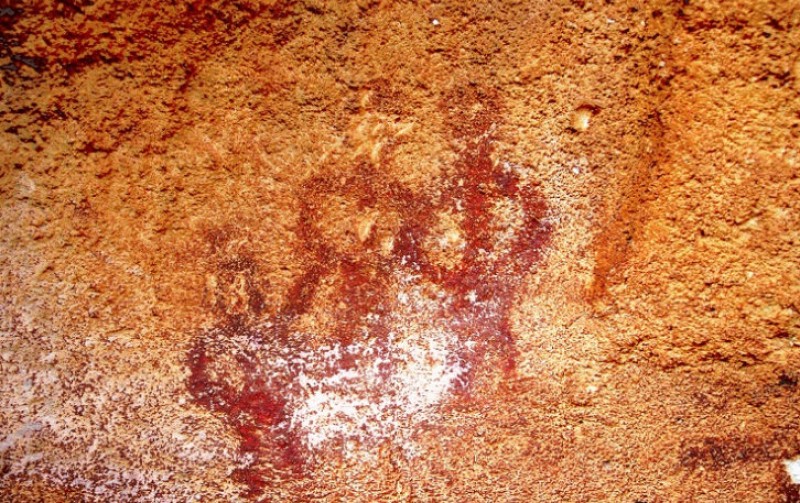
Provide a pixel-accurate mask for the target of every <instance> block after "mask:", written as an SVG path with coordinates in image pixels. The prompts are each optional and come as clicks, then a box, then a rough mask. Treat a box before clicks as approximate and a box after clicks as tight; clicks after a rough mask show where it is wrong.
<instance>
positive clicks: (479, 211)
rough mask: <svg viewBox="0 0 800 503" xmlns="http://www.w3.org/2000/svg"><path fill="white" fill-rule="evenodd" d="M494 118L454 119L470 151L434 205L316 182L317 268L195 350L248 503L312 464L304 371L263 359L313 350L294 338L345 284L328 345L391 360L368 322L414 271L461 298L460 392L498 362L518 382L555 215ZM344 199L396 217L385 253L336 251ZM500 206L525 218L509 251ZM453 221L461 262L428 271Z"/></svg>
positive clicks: (456, 324) (452, 318) (349, 180)
mask: <svg viewBox="0 0 800 503" xmlns="http://www.w3.org/2000/svg"><path fill="white" fill-rule="evenodd" d="M465 108H466V107H462V109H465ZM496 115H497V107H495V106H493V105H492V104H491V101H490V102H489V105H486V106H484V111H483V112H480V113H478V114H476V115H474V116H472V117H466V116H464V115H458V114H451V116H450V117H449V118H450V120H451V122H452V123H453V134H454V136H455V137H456V138H457V139H460V140H462V142H463V143H464V144H465V145H466V147H465V148H464V150H463V152H462V153H460V155H459V158H458V161H457V162H456V164H455V166H454V174H453V175H452V176H451V177H450V178H449V179H448V180H446V181H445V182H444V184H443V190H442V191H441V193H439V195H438V196H436V197H433V198H425V197H418V196H415V195H414V194H413V193H412V192H411V191H410V190H409V189H407V188H405V187H403V186H402V185H400V184H399V183H396V182H394V181H391V180H390V179H388V178H387V177H386V176H385V175H382V174H381V173H380V172H378V171H377V170H376V169H375V168H374V167H372V166H371V165H369V164H368V163H364V164H362V165H360V166H358V167H357V168H356V169H355V170H353V172H352V173H350V174H348V175H345V176H343V175H341V174H339V173H333V174H326V175H322V176H319V177H316V178H314V179H312V180H310V181H309V182H308V183H307V184H306V185H305V186H304V188H303V190H302V193H301V194H300V195H299V199H300V201H301V212H300V218H299V225H298V228H297V235H298V236H299V238H300V241H301V242H302V243H303V250H302V252H303V253H305V255H306V256H308V257H309V260H308V262H309V264H310V265H309V266H308V268H307V272H306V273H305V274H304V275H302V276H301V277H300V278H298V279H297V281H296V282H295V283H294V285H293V286H292V287H291V288H290V290H289V293H288V294H287V296H286V299H285V302H284V305H283V306H282V307H281V308H280V309H279V310H278V312H277V314H276V315H275V316H273V317H272V318H271V319H270V320H269V323H268V324H266V325H265V324H261V325H259V326H258V327H255V326H246V325H243V324H242V323H241V322H235V323H229V325H228V326H227V327H225V326H221V327H219V328H218V329H216V330H213V331H210V332H207V333H204V334H202V335H201V336H200V337H198V338H197V340H196V341H195V344H194V347H193V348H192V350H191V351H190V353H189V358H188V365H189V369H190V372H191V374H190V377H189V379H188V383H187V385H188V389H189V391H190V393H191V394H192V396H193V397H194V400H195V401H196V403H198V404H200V405H202V406H204V407H207V408H208V409H210V410H212V411H215V412H218V413H220V414H221V415H222V416H223V417H224V418H225V419H226V421H227V422H228V423H229V424H230V425H231V426H232V427H233V428H235V429H236V431H237V432H238V434H239V436H240V438H241V441H240V446H239V449H240V453H241V455H242V457H243V458H246V459H247V460H248V462H247V463H246V464H245V465H244V466H243V467H242V468H241V469H240V470H238V471H237V472H236V474H235V476H236V478H237V480H239V481H240V482H242V483H243V484H245V485H246V486H247V487H248V488H249V490H250V495H251V496H253V497H258V496H259V495H262V494H263V493H264V491H265V490H266V488H267V486H268V483H269V480H270V474H269V473H267V471H266V470H265V469H264V468H263V467H264V466H267V465H270V466H271V467H272V469H273V470H277V471H284V472H285V471H288V472H290V473H292V474H294V475H295V476H301V475H303V474H304V473H305V470H306V467H307V465H308V463H309V459H311V457H310V456H311V453H309V452H307V449H306V448H305V447H304V444H303V442H302V439H301V438H300V437H299V435H300V432H298V431H295V430H293V429H292V428H290V427H289V425H288V422H287V418H288V417H289V416H290V415H291V410H290V406H289V405H288V403H287V399H286V397H287V396H288V393H291V390H292V389H295V387H296V386H297V379H298V376H299V375H300V373H301V371H302V368H301V367H302V365H300V366H299V367H297V368H292V367H290V368H289V369H288V370H286V371H283V372H282V373H280V374H279V375H269V376H267V374H268V373H269V372H270V369H268V368H265V363H264V362H265V360H264V358H263V356H262V355H260V354H259V351H264V349H263V347H275V345H277V346H279V347H280V348H281V349H282V350H284V351H286V350H288V351H289V353H291V352H292V351H293V350H295V349H296V351H297V354H300V353H301V352H302V351H308V349H309V345H308V344H307V341H306V343H304V342H303V341H302V340H298V335H297V334H296V333H295V329H294V327H295V324H296V323H297V321H298V319H299V318H300V317H301V316H303V315H304V314H307V313H309V311H310V309H311V308H312V307H313V303H314V302H313V301H314V297H315V295H316V294H317V293H318V292H319V291H320V290H321V289H322V286H323V283H324V282H325V281H326V280H330V278H344V279H343V280H340V281H339V282H338V283H336V286H335V295H336V299H337V300H341V302H342V303H343V305H344V306H345V307H344V308H342V309H341V311H337V312H336V316H335V319H334V322H333V323H334V327H333V329H332V330H330V334H329V337H330V338H331V339H332V340H334V341H337V342H338V343H339V344H341V345H342V346H343V347H347V346H349V345H351V344H353V343H354V342H355V341H358V340H360V341H365V340H368V341H370V344H371V345H373V346H374V347H375V348H376V351H378V352H381V351H384V349H385V347H386V344H387V338H388V336H387V333H388V331H389V327H387V326H386V324H385V323H384V322H383V321H381V320H382V319H385V318H384V317H382V316H378V317H374V318H369V316H368V315H370V314H374V313H378V314H391V313H392V312H393V311H394V310H396V308H397V305H396V302H397V301H396V300H394V298H393V297H392V295H391V289H392V285H393V281H394V278H396V277H397V273H398V272H406V273H411V274H416V275H418V276H419V277H420V278H421V280H420V281H422V282H427V283H429V284H432V285H435V286H436V287H437V288H439V290H440V291H444V292H446V293H447V294H448V298H450V299H452V301H451V302H449V303H446V304H443V305H442V307H441V311H440V313H439V316H441V317H442V319H445V320H447V323H448V327H450V329H451V330H452V331H453V332H454V333H455V334H456V336H457V338H458V339H459V340H460V341H462V342H466V341H470V342H471V343H472V344H471V345H470V349H469V351H466V350H463V352H462V354H460V355H459V357H460V358H462V359H463V360H464V361H467V362H468V363H469V366H468V370H467V375H466V376H465V379H463V382H462V385H461V389H460V391H461V392H463V393H469V391H470V383H471V382H472V379H471V378H472V376H473V375H474V373H475V372H476V371H477V370H478V369H480V368H481V365H485V364H486V363H487V362H491V361H494V362H498V361H499V362H501V365H502V370H503V371H504V372H513V371H514V368H515V364H516V356H517V355H516V348H515V344H514V338H513V335H512V332H511V329H510V321H509V316H510V312H511V310H512V308H513V304H514V293H515V290H516V288H517V287H518V286H519V284H520V281H521V278H523V277H524V275H525V273H526V272H528V271H530V270H531V268H532V267H533V266H534V265H535V264H536V262H537V261H538V260H539V259H540V257H541V250H542V249H543V247H544V246H546V244H547V243H548V240H549V236H550V231H551V229H550V226H549V224H548V223H546V221H545V219H544V218H545V214H546V211H547V206H546V204H545V201H544V199H543V198H542V197H541V195H540V194H539V193H538V191H537V190H536V189H535V188H534V187H531V186H529V185H524V184H522V183H521V182H520V179H519V176H518V174H517V173H516V172H515V170H514V169H513V168H511V167H509V166H495V164H494V163H493V162H492V159H491V153H492V144H493V129H494V119H495V117H496ZM337 197H338V198H339V200H345V201H350V202H355V203H354V204H355V206H356V207H357V209H358V210H359V211H365V210H368V209H373V210H376V211H379V213H380V214H382V215H389V214H391V215H399V217H398V224H397V228H396V229H394V231H393V238H394V245H393V247H392V248H391V249H390V250H389V251H388V252H386V251H385V250H384V251H383V252H381V249H380V246H381V243H380V242H379V240H378V236H377V233H373V234H371V235H370V236H369V238H368V239H366V240H364V241H363V242H361V243H356V245H355V246H350V247H347V246H342V245H341V243H339V244H337V243H335V242H331V240H330V238H328V237H326V236H325V235H324V232H323V229H321V228H320V227H319V225H320V222H322V221H323V220H324V219H323V216H324V215H323V213H324V212H325V211H326V207H325V204H328V203H326V201H330V200H331V198H337ZM499 201H510V202H512V203H514V204H516V205H518V208H519V209H520V211H519V213H520V215H521V217H520V220H518V221H517V223H516V225H514V234H513V235H512V237H511V238H510V239H508V240H507V241H505V242H503V243H500V242H498V235H499V233H501V232H504V231H506V230H508V229H507V227H508V226H507V225H504V224H503V223H502V222H498V221H497V219H496V218H495V216H494V215H493V212H492V208H493V206H494V205H495V204H496V203H498V202H499ZM447 211H450V212H453V213H459V212H460V213H461V214H463V216H464V219H463V223H462V224H461V231H462V235H463V236H464V241H465V244H466V246H465V247H464V249H463V255H462V256H463V258H462V259H461V260H460V261H459V262H458V263H457V264H456V265H455V266H453V265H451V266H450V267H445V266H443V265H440V264H437V263H436V262H435V261H433V260H431V259H430V257H429V254H428V253H427V252H426V250H425V249H424V246H423V244H424V243H425V242H426V240H427V239H428V238H430V237H432V236H431V233H432V229H434V228H435V218H436V215H437V214H441V213H442V212H447ZM367 319H370V320H371V321H365V320H367ZM237 338H238V339H241V340H255V341H261V342H263V344H264V346H263V347H262V349H260V350H259V349H248V348H247V347H241V346H236V345H235V344H234V342H232V341H234V339H237ZM270 345H272V346H270ZM350 358H351V359H352V358H354V357H353V356H352V355H351V356H350ZM231 362H233V363H231ZM355 363H356V362H354V361H348V359H347V357H343V358H342V359H341V360H337V363H336V367H337V368H329V369H327V370H326V371H325V372H329V373H328V374H327V375H333V373H335V372H337V371H338V370H340V369H342V368H348V366H354V365H355ZM383 365H384V367H382V368H381V371H386V372H391V365H392V363H391V362H389V363H384V364H383ZM234 374H235V375H234ZM316 377H320V378H321V377H325V376H316Z"/></svg>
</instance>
